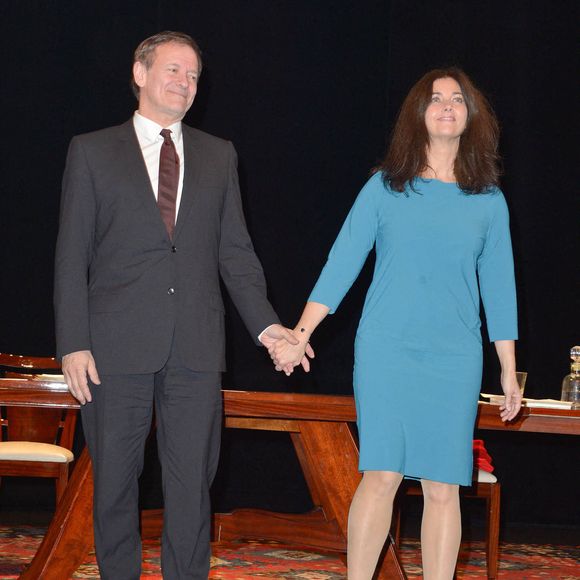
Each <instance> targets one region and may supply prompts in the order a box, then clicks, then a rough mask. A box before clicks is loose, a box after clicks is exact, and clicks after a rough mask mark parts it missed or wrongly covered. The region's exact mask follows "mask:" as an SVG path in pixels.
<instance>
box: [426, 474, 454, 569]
mask: <svg viewBox="0 0 580 580" xmlns="http://www.w3.org/2000/svg"><path fill="white" fill-rule="evenodd" d="M421 485H422V486H423V497H424V501H425V505H424V507H423V521H422V523H421V553H422V558H423V578H424V580H451V579H452V578H453V574H454V573H455V566H456V564H457V554H458V553H459V545H460V543H461V511H460V508H459V486H458V485H453V484H450V483H439V482H436V481H429V480H425V479H423V480H421Z"/></svg>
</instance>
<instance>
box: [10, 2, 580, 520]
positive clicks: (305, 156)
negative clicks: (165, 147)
mask: <svg viewBox="0 0 580 580" xmlns="http://www.w3.org/2000/svg"><path fill="white" fill-rule="evenodd" d="M577 6H578V4H577V2H575V1H573V0H556V1H554V0H538V1H537V2H527V1H514V2H505V1H503V2H499V1H497V0H492V1H490V2H486V3H475V2H473V3H472V2H463V1H460V0H455V1H453V0H442V1H440V2H433V3H431V2H422V1H419V0H392V1H391V2H388V1H386V0H385V1H378V0H357V1H346V0H344V1H341V2H330V1H328V0H325V1H318V2H310V1H308V2H307V1H303V0H298V1H294V2H285V1H272V0H250V1H248V2H235V1H234V0H214V1H212V2H211V3H210V2H198V1H191V0H190V1H186V0H171V1H170V0H165V1H164V0H157V1H153V0H142V1H139V2H137V1H133V0H125V1H118V0H117V1H112V0H101V1H96V0H95V1H92V2H89V1H87V0H68V1H64V0H27V1H26V2H24V1H21V0H4V1H3V2H2V3H0V30H1V32H2V33H1V35H0V43H1V45H0V46H1V49H2V50H1V54H2V55H3V60H4V67H3V75H2V83H1V85H2V91H1V94H0V103H1V110H2V117H3V135H4V139H3V155H2V157H1V159H2V171H1V172H0V192H1V200H0V204H1V205H0V227H1V229H0V232H1V236H2V237H1V243H0V252H1V254H0V256H1V260H0V272H1V276H0V292H1V294H0V297H1V303H0V328H1V329H2V332H1V333H0V351H5V352H15V353H27V354H37V355H49V354H51V353H53V351H54V337H53V328H52V325H53V317H52V292H51V287H52V260H53V251H54V241H55V237H56V231H57V217H58V203H59V191H60V179H61V175H62V170H63V165H64V159H65V155H66V148H67V144H68V141H69V140H70V138H71V137H72V136H73V135H74V134H77V133H81V132H85V131H90V130H94V129H99V128H102V127H105V126H109V125H113V124H118V123H121V122H123V121H124V120H126V119H127V118H128V117H129V116H130V115H131V114H132V111H133V110H134V108H135V102H134V98H133V96H132V94H131V91H130V88H129V78H130V69H131V62H132V51H133V50H134V48H135V46H136V45H137V44H138V42H139V41H140V40H142V39H143V38H145V37H146V36H149V35H150V34H153V33H155V32H157V31H159V30H163V29H175V30H183V31H185V32H187V33H189V34H191V35H192V36H194V37H195V38H196V39H197V40H198V42H199V44H200V45H201V47H202V50H203V53H204V64H205V68H204V72H203V74H202V77H201V83H200V88H199V93H198V97H197V100H196V102H195V103H194V106H193V108H192V110H191V111H190V113H189V114H188V116H187V118H186V121H187V122H188V123H190V124H192V125H194V126H197V127H199V128H201V129H203V130H206V131H208V132H210V133H213V134H215V135H218V136H220V137H224V138H227V139H231V140H232V141H233V142H234V144H235V145H236V148H237V150H238V153H239V158H240V177H241V184H242V190H243V196H244V203H245V211H246V215H247V219H248V224H249V228H250V230H251V233H252V236H253V239H254V243H255V246H256V250H257V252H258V254H259V256H260V258H261V260H262V262H263V265H264V269H265V272H266V276H267V279H268V283H269V291H270V297H271V300H272V302H273V304H274V306H275V307H276V309H277V310H278V313H279V315H280V316H281V318H282V320H283V321H285V322H286V323H287V324H289V325H292V324H293V323H294V322H295V320H296V318H297V316H298V314H299V312H300V310H301V306H302V304H303V302H304V300H305V299H306V297H307V296H308V293H309V291H310V289H311V287H312V286H313V284H314V282H315V281H316V277H317V274H318V272H319V271H320V268H321V267H322V265H323V264H324V261H325V258H326V254H327V252H328V250H329V248H330V245H331V243H332V241H333V239H334V236H335V235H336V233H337V231H338V229H339V227H340V224H341V222H342V220H343V219H344V217H345V215H346V213H347V211H348V209H349V207H350V205H351V203H352V201H353V199H354V197H355V195H356V193H357V192H358V190H359V189H360V187H361V186H362V184H363V183H364V181H365V179H366V178H367V176H368V173H369V170H370V168H371V167H372V166H373V164H374V163H375V162H376V161H377V160H378V159H379V157H380V156H381V154H382V152H383V149H384V144H385V140H386V135H387V133H388V131H389V130H390V128H391V127H392V124H393V120H394V116H395V115H396V112H397V110H398V107H399V106H400V104H401V101H402V99H403V97H404V95H405V94H406V92H407V90H408V89H409V88H410V86H411V85H412V84H413V83H414V81H415V80H416V79H417V78H418V77H419V76H420V75H421V74H422V73H423V72H425V71H426V70H428V69H430V68H433V67H435V66H441V65H449V64H454V65H459V66H461V67H463V68H464V69H465V70H466V71H467V72H468V74H470V75H471V76H472V77H473V78H474V80H475V81H476V83H477V84H479V86H480V87H481V88H482V89H483V91H484V92H485V93H486V94H487V96H488V97H489V99H490V100H491V102H492V104H493V106H494V108H495V109H496V111H497V113H498V116H499V118H500V121H501V124H502V154H503V159H504V170H505V176H504V178H503V189H504V191H505V193H506V197H507V199H508V204H509V206H510V210H511V219H512V235H513V241H514V249H515V254H516V264H517V282H518V292H519V304H520V334H521V339H520V341H519V345H518V359H519V368H520V369H522V370H527V371H528V372H529V378H528V386H527V394H528V395H529V396H533V397H554V398H559V394H560V381H561V379H562V377H563V375H564V374H566V373H567V372H568V371H567V368H568V367H567V361H568V358H567V351H568V350H569V348H570V346H572V345H573V344H575V343H577V342H578V341H579V340H580V337H579V336H578V334H577V332H576V333H575V330H576V327H577V325H578V318H577V313H578V303H577V301H576V300H575V298H576V296H577V287H578V277H577V270H578V268H577V256H578V254H579V250H580V247H579V237H578V228H577V222H578V209H579V208H578V193H577V187H576V182H577V176H576V175H575V171H574V170H575V168H576V164H574V159H573V153H574V148H573V145H574V144H575V140H574V138H573V135H574V131H575V130H577V126H576V125H574V115H573V112H574V111H575V108H576V103H577V96H578V95H577V91H575V90H574V89H575V88H576V84H575V83H573V82H571V79H572V78H574V76H575V73H576V71H577V70H578V60H577V57H576V56H575V54H576V53H575V51H574V50H573V48H574V44H573V38H574V37H573V29H574V23H575V22H577V21H578V18H577V17H578V8H577ZM369 262H372V258H371V259H370V260H369ZM371 266H372V264H370V263H369V264H367V266H366V267H365V269H364V270H363V272H362V274H361V276H360V278H359V280H358V281H357V283H356V284H355V286H354V287H353V289H352V291H351V292H350V293H349V295H348V296H347V298H346V299H345V301H344V302H343V304H342V306H341V308H340V310H339V312H338V313H337V314H335V315H334V316H332V317H330V318H329V319H328V320H327V321H326V322H325V323H324V324H323V326H322V327H321V329H320V330H319V331H318V332H317V333H316V335H315V337H314V338H313V344H314V347H315V348H316V352H317V359H316V361H315V362H314V364H313V371H312V373H311V374H310V375H304V374H303V373H300V372H296V373H295V374H294V375H292V377H291V378H286V377H285V376H282V375H280V374H275V373H274V372H273V371H272V370H271V366H270V362H269V359H268V358H267V356H266V355H265V353H264V352H263V351H262V350H260V349H258V348H256V347H255V346H253V344H252V342H251V340H250V339H249V337H248V335H247V332H246V330H245V329H244V327H243V325H242V324H241V321H240V319H239V318H238V315H237V313H236V312H235V310H234V309H233V308H232V307H231V304H230V305H229V308H228V314H229V316H228V329H229V344H228V363H229V372H228V374H227V375H226V376H225V379H224V386H227V387H230V388H241V389H257V390H275V391H296V392H321V393H338V394H344V393H347V394H348V393H351V392H352V386H351V373H352V345H353V340H354V334H355V331H356V326H357V322H358V317H359V314H360V311H361V308H362V302H363V299H364V294H365V290H366V287H367V286H368V283H369V280H370V274H371ZM485 360H486V368H485V377H484V385H485V390H488V391H498V389H499V386H498V385H499V377H498V367H497V363H496V362H495V358H494V354H493V349H492V348H491V347H490V346H489V345H486V347H485ZM482 435H483V436H484V437H485V439H486V442H487V443H488V447H489V449H490V451H491V452H492V455H493V456H494V459H495V463H496V465H497V473H498V475H499V477H500V478H501V481H502V483H503V485H504V521H508V522H509V521H525V522H531V521H538V522H550V523H559V524H574V523H576V522H575V520H574V513H573V511H574V510H571V509H570V506H572V505H578V499H579V497H578V489H579V485H578V473H577V470H576V472H575V473H573V472H571V469H570V468H571V467H572V465H573V463H574V462H573V461H572V462H571V461H570V459H571V457H575V458H576V459H577V457H578V453H577V451H578V445H577V443H576V442H575V441H573V440H572V438H568V437H560V436H545V435H537V436H536V435H525V434H502V433H491V432H487V433H483V434H482ZM576 463H577V461H576ZM151 481H152V482H153V483H149V484H146V488H147V490H149V491H151V493H149V496H151V497H153V499H152V500H151V501H156V500H155V496H156V493H157V491H158V490H157V483H156V482H157V479H156V476H155V475H153V476H151ZM147 490H146V491H147ZM214 495H215V496H216V499H215V501H216V504H217V505H218V507H220V508H227V507H233V506H242V505H256V506H261V507H273V508H275V509H280V510H284V509H287V510H292V509H302V508H304V507H307V506H306V504H307V503H308V498H307V493H306V491H305V487H304V482H303V481H302V479H301V476H300V474H299V469H298V467H297V463H296V462H295V460H294V458H293V457H292V452H291V449H290V443H289V441H288V440H286V439H285V438H283V437H282V436H280V437H278V436H273V437H270V436H268V437H267V438H266V437H261V436H258V435H255V434H248V433H244V432H235V433H234V434H227V436H226V438H225V442H224V453H223V459H222V467H221V470H220V475H219V477H218V481H217V484H216V488H215V494H214ZM0 501H1V499H0Z"/></svg>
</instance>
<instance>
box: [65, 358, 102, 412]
mask: <svg viewBox="0 0 580 580" xmlns="http://www.w3.org/2000/svg"><path fill="white" fill-rule="evenodd" d="M62 372H63V374H64V379H65V381H66V384H67V386H68V390H69V391H70V392H71V394H72V396H73V397H74V398H75V399H76V400H77V401H78V402H79V403H80V404H81V405H84V404H85V403H90V402H91V401H92V397H91V391H90V390H89V385H88V382H87V375H88V376H89V378H90V379H91V382H92V383H94V384H95V385H100V384H101V380H100V379H99V373H97V367H96V365H95V359H94V358H93V355H92V354H91V351H90V350H78V351H76V352H71V353H70V354H66V355H65V356H63V357H62Z"/></svg>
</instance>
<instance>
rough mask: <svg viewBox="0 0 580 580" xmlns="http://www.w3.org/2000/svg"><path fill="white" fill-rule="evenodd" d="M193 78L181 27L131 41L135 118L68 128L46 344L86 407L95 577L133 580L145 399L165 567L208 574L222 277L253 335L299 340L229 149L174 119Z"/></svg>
mask: <svg viewBox="0 0 580 580" xmlns="http://www.w3.org/2000/svg"><path fill="white" fill-rule="evenodd" d="M200 72H201V54H200V51H199V48H198V47H197V45H196V43H195V42H194V41H193V39H191V38H190V37H189V36H187V35H185V34H182V33H175V32H164V33H160V34H157V35H155V36H153V37H151V38H148V39H147V40H145V41H143V42H142V43H141V44H140V45H139V47H138V48H137V50H136V52H135V59H134V65H133V81H134V90H135V92H136V95H137V97H138V100H139V108H138V111H137V112H136V113H135V115H134V117H133V118H132V119H130V120H129V121H128V122H126V123H125V124H123V125H120V126H118V127H111V128H109V129H104V130H102V131H97V132H95V133H90V134H86V135H81V136H78V137H75V138H74V139H73V140H72V142H71V145H70V148H69V153H68V158H67V164H66V170H65V174H64V179H63V194H62V202H61V221H60V230H59V236H58V242H57V251H56V273H55V310H56V334H57V348H58V356H59V357H62V368H63V372H64V375H65V378H66V381H67V384H68V386H69V389H70V391H71V392H72V394H73V395H74V396H75V397H76V398H77V399H78V400H79V401H80V402H81V403H82V405H83V406H82V421H83V427H84V431H85V437H86V440H87V444H88V446H89V451H90V454H91V458H92V461H93V472H94V479H95V492H94V522H95V544H96V549H97V558H98V562H99V568H100V571H101V577H102V578H103V579H105V580H107V579H110V580H131V579H137V578H139V576H140V568H141V543H140V537H139V527H138V506H137V504H138V486H137V480H138V477H139V474H140V472H141V469H142V464H143V448H144V443H145V439H146V437H147V434H148V432H149V429H150V424H151V416H152V409H153V406H154V407H155V413H156V417H157V442H158V448H159V456H160V460H161V465H162V473H163V493H164V502H165V511H164V531H163V547H162V568H163V575H164V578H166V579H185V578H195V579H202V578H207V576H208V571H209V557H210V547H209V524H210V506H209V487H210V485H211V482H212V480H213V477H214V474H215V471H216V467H217V462H218V454H219V442H220V427H221V410H222V409H221V393H220V373H221V371H223V370H224V368H225V360H224V358H225V357H224V351H225V347H224V305H223V302H222V297H221V293H220V282H219V279H220V276H221V278H222V280H223V282H224V283H225V286H226V287H227V289H228V292H229V294H230V296H231V297H232V300H233V302H234V304H235V305H236V308H237V309H238V311H239V313H240V315H241V317H242V319H243V321H244V323H245V325H246V326H247V328H248V330H249V331H250V333H251V335H252V336H253V337H254V339H255V340H256V342H258V341H260V342H261V343H262V344H265V345H266V346H268V345H270V344H272V342H274V341H275V340H277V339H286V340H288V341H289V342H292V343H293V344H295V343H296V342H297V341H296V339H295V338H294V336H293V335H292V333H291V332H290V331H289V330H288V329H285V328H284V327H282V326H281V325H280V324H279V321H278V318H277V316H276V314H275V312H274V310H273V309H272V307H271V305H270V304H269V302H268V301H267V298H266V287H265V281H264V276H263V272H262V268H261V266H260V263H259V261H258V259H257V257H256V255H255V253H254V250H253V247H252V243H251V240H250V238H249V235H248V232H247V230H246V226H245V222H244V217H243V212H242V206H241V201H240V194H239V188H238V178H237V169H236V154H235V151H234V148H233V146H232V144H231V143H229V142H227V141H223V140H221V139H218V138H216V137H212V136H210V135H208V134H206V133H202V132H201V131H198V130H196V129H193V128H190V127H187V126H186V125H183V124H182V123H181V119H182V118H183V117H184V115H185V113H186V112H187V110H188V109H189V107H190V106H191V104H192V103H193V100H194V98H195V94H196V89H197V82H198V79H199V75H200ZM260 342H258V344H259V343H260ZM303 366H304V368H305V370H308V361H307V360H306V359H304V360H303Z"/></svg>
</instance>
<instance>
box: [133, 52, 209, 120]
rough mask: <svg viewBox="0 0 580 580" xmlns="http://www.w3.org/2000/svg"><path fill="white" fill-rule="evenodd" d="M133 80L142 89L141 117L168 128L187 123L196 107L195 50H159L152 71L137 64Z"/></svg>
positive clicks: (196, 76) (197, 63)
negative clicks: (194, 101) (186, 117)
mask: <svg viewBox="0 0 580 580" xmlns="http://www.w3.org/2000/svg"><path fill="white" fill-rule="evenodd" d="M133 77H134V79H135V83H136V84H137V86H138V87H139V89H140V92H139V113H141V114H142V115H143V116H144V117H147V118H148V119H151V120H152V121H155V122H156V123H158V124H159V125H161V126H162V127H168V126H169V125H171V124H172V123H175V122H177V121H180V120H181V119H183V117H184V116H185V113H187V111H188V110H189V107H191V104H192V103H193V99H194V98H195V94H196V92H197V79H198V77H199V62H198V60H197V55H196V54H195V52H194V50H193V49H192V48H191V47H189V46H187V45H185V44H178V43H176V42H168V43H167V44H161V45H160V46H158V47H157V48H156V49H155V52H154V55H153V63H152V64H151V67H150V68H146V67H145V65H144V64H143V63H140V62H136V63H135V64H134V65H133Z"/></svg>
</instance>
